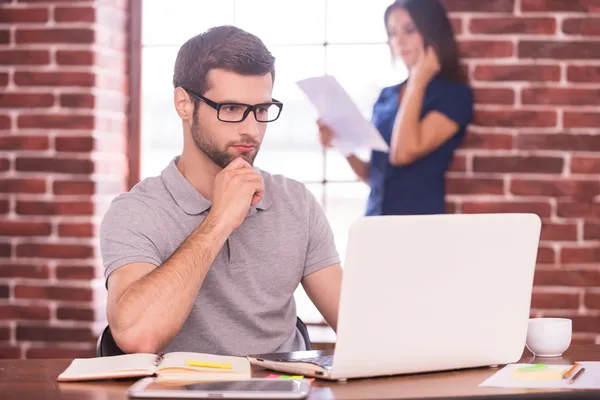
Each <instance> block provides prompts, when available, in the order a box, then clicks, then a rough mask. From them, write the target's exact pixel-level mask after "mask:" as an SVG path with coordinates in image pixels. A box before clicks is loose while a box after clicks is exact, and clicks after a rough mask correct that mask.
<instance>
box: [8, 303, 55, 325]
mask: <svg viewBox="0 0 600 400" xmlns="http://www.w3.org/2000/svg"><path fill="white" fill-rule="evenodd" d="M7 319H8V320H48V319H50V308H49V307H48V306H37V305H36V306H17V305H14V304H5V305H2V304H0V321H2V320H7Z"/></svg>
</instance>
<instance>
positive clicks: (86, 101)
mask: <svg viewBox="0 0 600 400" xmlns="http://www.w3.org/2000/svg"><path fill="white" fill-rule="evenodd" d="M59 101H60V106H61V107H63V108H94V106H95V104H96V99H95V97H94V95H92V94H89V93H66V94H61V95H60V100H59Z"/></svg>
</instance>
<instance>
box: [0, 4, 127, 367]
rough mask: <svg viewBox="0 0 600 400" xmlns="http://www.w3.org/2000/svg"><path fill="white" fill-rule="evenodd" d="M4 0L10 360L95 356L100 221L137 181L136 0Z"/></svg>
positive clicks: (1, 257)
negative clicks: (131, 152)
mask: <svg viewBox="0 0 600 400" xmlns="http://www.w3.org/2000/svg"><path fill="white" fill-rule="evenodd" d="M0 3H1V4H0V358H7V357H8V358H18V357H28V358H37V357H72V356H85V355H93V354H94V351H93V349H94V339H95V335H96V334H97V332H98V330H99V329H101V328H102V327H103V325H104V324H105V322H104V320H105V316H104V303H103V301H104V296H105V290H104V287H103V281H102V267H101V263H100V261H99V258H98V250H97V240H96V229H97V226H98V222H99V218H100V217H101V215H102V214H103V212H104V211H103V210H104V209H105V207H106V203H107V201H110V199H112V197H113V196H114V195H115V194H117V193H119V192H121V191H122V190H124V189H125V182H126V178H127V168H126V164H127V163H126V157H125V153H126V138H127V114H126V109H127V101H128V95H127V93H128V92H127V76H126V68H127V66H126V63H127V49H126V46H127V29H126V26H127V16H128V12H127V10H126V7H127V3H126V1H125V0H120V1H119V0H113V1H78V2H76V3H75V4H76V5H73V2H69V1H60V0H54V1H43V0H37V1H35V0H18V1H17V0H15V1H10V0H8V1H6V0H5V1H0Z"/></svg>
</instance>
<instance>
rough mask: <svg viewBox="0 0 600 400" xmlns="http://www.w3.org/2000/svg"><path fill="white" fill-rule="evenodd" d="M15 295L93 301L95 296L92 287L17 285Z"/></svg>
mask: <svg viewBox="0 0 600 400" xmlns="http://www.w3.org/2000/svg"><path fill="white" fill-rule="evenodd" d="M15 297H16V298H17V299H51V300H65V301H91V300H92V299H93V297H94V296H93V290H92V289H91V288H81V287H71V286H32V285H17V286H16V287H15Z"/></svg>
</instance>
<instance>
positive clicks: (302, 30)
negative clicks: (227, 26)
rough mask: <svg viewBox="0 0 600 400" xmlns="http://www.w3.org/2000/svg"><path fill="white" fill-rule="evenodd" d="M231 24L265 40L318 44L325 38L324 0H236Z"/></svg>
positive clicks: (272, 42) (268, 41) (282, 42)
mask: <svg viewBox="0 0 600 400" xmlns="http://www.w3.org/2000/svg"><path fill="white" fill-rule="evenodd" d="M235 25H236V26H238V27H240V28H242V29H244V30H246V31H248V32H251V33H253V34H255V35H256V36H258V37H259V38H260V39H261V40H262V41H264V42H265V43H267V44H274V43H279V44H317V43H319V44H322V43H323V42H325V2H324V1H323V0H303V1H281V0H238V1H236V2H235Z"/></svg>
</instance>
